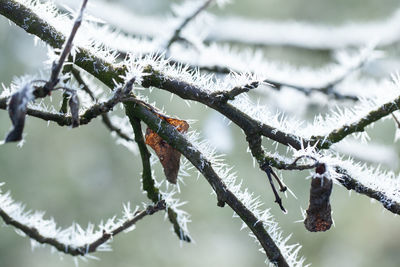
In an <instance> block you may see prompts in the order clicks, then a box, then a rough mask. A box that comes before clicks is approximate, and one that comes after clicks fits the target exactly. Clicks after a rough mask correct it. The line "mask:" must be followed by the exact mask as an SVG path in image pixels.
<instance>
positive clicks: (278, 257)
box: [126, 102, 289, 266]
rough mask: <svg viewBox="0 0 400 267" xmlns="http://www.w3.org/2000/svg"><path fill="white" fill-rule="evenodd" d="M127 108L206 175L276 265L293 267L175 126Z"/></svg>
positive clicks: (138, 108) (139, 107) (146, 111)
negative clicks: (290, 266)
mask: <svg viewBox="0 0 400 267" xmlns="http://www.w3.org/2000/svg"><path fill="white" fill-rule="evenodd" d="M126 108H127V114H128V116H129V114H130V113H132V114H134V115H136V116H137V117H139V118H140V119H141V120H143V121H144V122H145V123H146V124H147V125H148V126H149V127H150V128H151V129H153V130H154V131H156V132H157V134H158V135H160V136H161V137H162V138H163V139H164V140H166V141H167V142H168V144H170V145H172V146H173V147H175V148H176V149H178V150H179V151H180V152H181V153H182V154H183V155H184V156H185V157H186V158H187V159H188V160H189V161H190V162H191V163H192V164H193V165H194V166H195V167H196V168H197V169H198V170H199V171H200V172H201V173H202V174H203V176H204V177H205V178H206V179H207V181H208V182H209V184H210V185H211V187H212V188H213V190H214V191H215V193H216V194H217V199H218V205H219V206H221V207H222V206H224V204H225V203H226V204H228V205H229V206H230V207H231V208H232V209H233V210H234V211H235V213H236V214H237V215H239V217H240V218H241V219H242V220H243V222H244V223H246V225H247V226H248V227H249V228H250V229H251V231H252V232H253V233H254V235H255V236H256V237H257V240H258V241H259V242H260V244H261V246H262V247H263V249H264V251H265V253H266V255H267V256H268V258H269V260H270V261H271V262H272V263H275V264H277V266H289V265H288V264H287V262H286V260H285V258H284V257H283V255H282V254H281V251H280V250H279V248H278V247H277V245H276V244H275V242H274V240H273V239H272V238H271V237H270V235H269V234H268V233H267V231H266V230H265V228H264V225H263V223H262V222H261V221H259V219H258V218H257V217H256V216H255V215H254V214H253V213H252V212H251V211H250V210H249V209H248V208H247V207H246V206H245V205H244V204H243V203H242V202H241V201H240V200H239V199H238V198H237V197H236V196H235V195H234V194H233V193H232V192H231V191H230V190H229V189H228V188H227V186H226V185H225V184H224V182H223V181H222V180H221V178H220V177H219V176H218V175H217V173H216V172H215V170H214V169H213V167H212V164H211V163H210V162H209V161H208V160H207V159H206V158H205V157H204V156H203V155H202V153H201V152H200V151H199V150H197V149H196V147H194V146H193V144H191V143H190V142H189V141H188V140H187V138H185V136H184V135H182V134H181V133H179V132H178V131H177V130H176V129H175V127H174V126H172V125H170V124H168V123H167V122H165V121H163V120H162V119H160V118H159V117H158V116H157V115H156V114H154V113H153V111H152V110H149V108H148V107H147V106H144V105H143V104H141V103H140V102H137V103H136V104H135V105H133V106H132V108H131V106H126Z"/></svg>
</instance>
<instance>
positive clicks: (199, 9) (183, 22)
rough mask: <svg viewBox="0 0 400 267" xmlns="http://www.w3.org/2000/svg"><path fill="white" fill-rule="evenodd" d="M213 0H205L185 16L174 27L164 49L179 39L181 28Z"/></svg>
mask: <svg viewBox="0 0 400 267" xmlns="http://www.w3.org/2000/svg"><path fill="white" fill-rule="evenodd" d="M212 2H213V0H206V1H205V2H204V3H203V4H202V5H200V6H199V8H198V9H196V10H195V11H194V12H193V13H192V14H190V15H189V16H188V17H186V18H185V19H184V20H183V21H182V23H181V24H180V25H179V26H178V27H177V28H176V30H175V31H174V34H173V35H172V37H171V38H170V39H169V40H168V42H167V45H166V46H165V50H168V49H169V48H170V47H171V45H172V44H173V43H174V42H176V41H178V40H180V39H181V32H182V30H183V29H184V28H185V27H186V26H187V25H188V24H189V22H190V21H192V20H194V19H195V18H196V17H197V16H198V15H199V14H200V13H201V12H202V11H203V10H205V9H206V8H207V7H208V6H209V5H210V4H211V3H212Z"/></svg>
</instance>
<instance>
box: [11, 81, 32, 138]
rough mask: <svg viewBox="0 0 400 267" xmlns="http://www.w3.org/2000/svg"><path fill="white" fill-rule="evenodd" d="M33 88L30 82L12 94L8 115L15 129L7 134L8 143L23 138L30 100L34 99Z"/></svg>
mask: <svg viewBox="0 0 400 267" xmlns="http://www.w3.org/2000/svg"><path fill="white" fill-rule="evenodd" d="M33 90H34V88H33V87H32V86H31V85H30V84H26V85H25V86H24V87H23V88H22V89H21V90H19V91H18V92H16V93H14V94H13V95H12V96H11V99H10V101H9V102H8V115H9V116H10V119H11V122H12V125H13V129H12V130H11V131H10V132H9V133H8V134H7V137H6V139H5V142H6V143H8V142H18V141H21V140H22V133H23V131H24V126H25V116H26V111H27V106H28V102H29V101H31V100H33V99H34V95H33Z"/></svg>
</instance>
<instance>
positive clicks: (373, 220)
mask: <svg viewBox="0 0 400 267" xmlns="http://www.w3.org/2000/svg"><path fill="white" fill-rule="evenodd" d="M109 2H112V3H114V2H115V3H116V4H121V5H125V6H126V7H127V8H129V9H132V12H136V13H141V14H152V15H155V14H158V15H160V16H165V15H166V14H167V13H169V12H170V8H169V7H170V4H171V1H166V0H148V1H139V0H137V1H131V0H121V1H109ZM398 8H400V4H399V2H398V0H381V1H376V0H337V1H329V0H279V1H278V0H248V1H236V3H233V4H231V5H229V6H227V7H226V9H224V10H222V11H221V10H215V12H216V13H217V14H219V15H228V14H231V15H232V14H235V15H240V16H247V17H251V18H259V19H274V20H278V21H279V20H288V19H290V20H302V21H310V22H315V23H324V24H341V23H344V22H348V21H360V22H368V21H370V20H379V19H385V18H387V17H389V16H390V15H391V14H392V13H393V12H395V11H396V10H397V9H398ZM46 51H47V49H46V48H44V47H41V46H38V47H35V46H34V44H33V38H32V37H31V36H28V35H27V34H26V33H25V32H23V31H22V30H21V29H19V28H18V27H16V26H14V25H11V26H10V25H9V23H8V21H7V19H5V18H3V17H1V18H0V81H1V82H2V83H3V84H5V85H8V84H9V83H10V82H11V80H12V78H13V76H19V75H23V74H25V73H32V74H34V73H37V72H38V71H40V70H41V69H42V66H43V64H42V61H43V60H45V59H46ZM265 52H266V55H267V57H268V58H267V59H269V58H283V59H284V60H286V61H288V62H291V63H293V64H295V65H298V66H315V65H322V64H324V63H327V62H328V60H329V54H326V53H321V52H315V53H314V52H311V51H304V50H297V49H293V48H281V47H275V48H266V49H265ZM316 62H318V63H316ZM392 71H393V72H394V71H396V69H393V70H392ZM149 95H150V98H151V99H152V100H155V101H156V102H157V103H158V105H159V107H165V110H166V111H167V113H168V114H170V115H174V116H178V117H180V118H183V119H196V120H198V121H197V122H196V123H194V124H193V125H191V127H192V129H197V130H199V131H202V130H203V129H204V128H205V127H206V126H207V123H208V122H209V119H210V118H212V116H214V115H213V111H211V110H210V109H205V108H204V107H202V106H200V105H196V104H193V105H192V106H191V108H190V110H189V109H188V108H187V106H186V104H184V103H183V101H181V100H180V99H178V98H177V97H175V98H174V100H173V102H171V101H169V100H167V101H166V99H169V95H168V94H167V93H165V92H160V91H158V90H153V92H152V93H151V94H149ZM53 102H54V103H55V104H58V100H57V98H55V99H54V100H53ZM313 108H314V109H315V108H316V107H313ZM117 112H118V111H117ZM317 112H318V110H312V109H311V110H310V113H317ZM0 125H1V127H0V136H5V134H6V133H7V131H8V130H9V129H10V126H11V124H10V120H9V118H8V115H7V112H5V111H2V112H0ZM226 127H227V129H228V133H229V134H230V135H231V137H232V140H233V144H232V145H233V146H232V147H233V149H232V150H231V151H229V152H228V153H227V155H226V156H225V159H226V161H227V162H228V164H229V165H231V166H235V170H236V171H237V174H238V177H239V179H243V180H244V182H243V184H244V186H246V187H248V188H249V190H250V191H253V192H255V194H256V195H260V196H261V200H262V201H263V202H264V203H265V207H266V208H269V207H270V208H271V211H272V213H273V214H274V215H275V216H276V220H277V221H279V223H280V226H281V228H282V229H283V231H284V233H285V234H286V235H289V234H290V233H293V236H292V238H291V243H300V244H302V246H303V248H302V249H301V252H300V254H301V255H304V256H306V257H307V262H308V263H312V265H313V266H346V267H347V266H349V267H350V266H352V267H353V266H363V267H368V266H381V267H392V266H393V267H395V266H400V253H399V252H400V241H399V240H400V227H399V226H400V221H399V218H398V217H396V216H394V215H393V214H391V213H389V212H387V211H385V210H384V209H383V208H382V207H381V205H380V204H379V203H371V201H370V200H369V198H366V197H363V196H359V195H357V194H355V193H352V194H349V192H348V191H347V190H345V189H344V188H342V187H340V186H335V187H334V191H333V195H332V208H333V218H334V220H335V227H333V228H332V229H331V230H330V231H328V232H326V233H318V234H315V233H309V232H307V231H306V230H305V228H304V226H303V224H302V223H295V221H298V220H301V219H302V215H301V211H300V208H303V209H306V208H307V205H308V192H309V183H310V181H309V180H306V179H305V177H307V176H308V172H284V173H283V174H282V175H283V177H284V180H285V182H286V184H287V185H288V186H289V187H290V188H291V189H292V190H293V191H294V192H295V194H296V195H297V197H298V199H295V198H293V197H292V196H288V198H285V199H284V204H285V207H286V208H287V209H288V211H289V213H288V214H282V213H281V212H280V210H279V208H278V206H277V205H275V204H274V202H273V196H272V194H271V189H270V187H269V185H268V183H267V178H266V176H265V174H263V173H262V172H260V171H259V169H258V168H253V161H252V158H251V156H250V154H249V153H247V152H246V148H247V146H246V142H245V140H244V138H243V134H242V133H241V131H240V130H238V129H237V128H236V127H235V126H229V127H228V126H226ZM394 132H395V127H394V123H393V122H392V121H390V120H387V121H384V122H379V123H378V124H377V126H375V127H374V128H372V129H369V133H370V134H371V136H372V138H373V139H374V140H378V141H379V142H381V143H385V144H388V145H392V146H396V151H399V146H398V144H392V142H393V135H394ZM25 133H26V134H27V136H26V143H25V145H24V146H23V147H22V148H18V147H17V146H16V145H14V144H8V145H5V146H1V147H0V181H1V182H5V183H6V184H5V185H4V186H3V187H2V189H3V190H4V191H5V190H10V191H11V192H12V196H13V197H14V199H16V200H18V201H21V202H23V203H25V204H26V205H27V208H29V209H33V210H44V211H46V214H48V216H52V217H54V218H55V220H56V221H57V222H58V223H59V225H60V226H62V227H67V226H69V225H70V224H71V223H72V222H77V223H80V224H81V225H82V226H84V227H85V226H86V225H87V223H88V222H93V223H96V224H97V223H99V222H100V221H101V220H102V219H105V218H109V217H111V216H113V215H114V214H117V215H121V212H120V211H121V210H122V203H126V202H127V201H130V202H131V204H132V205H136V204H137V205H141V203H142V202H146V203H148V202H149V201H148V200H147V199H146V197H145V195H144V194H143V193H142V192H141V190H140V188H141V185H140V172H141V162H140V158H139V157H137V156H135V155H133V154H132V153H131V152H129V151H128V150H127V149H125V148H124V147H122V146H120V145H116V144H115V139H113V138H112V137H111V136H110V134H109V132H108V131H107V130H106V129H105V128H104V126H103V125H102V124H101V123H100V122H99V121H98V120H96V121H94V122H93V123H91V124H90V125H89V126H84V127H80V128H79V129H74V130H71V129H67V128H61V127H58V126H57V125H55V124H52V123H51V124H50V125H47V123H46V122H42V121H40V120H38V119H35V118H28V120H27V125H26V129H25ZM271 150H272V148H271ZM394 171H398V170H394ZM156 173H157V174H158V175H157V176H158V177H163V175H162V170H161V169H160V168H159V166H158V168H157V169H156ZM191 174H192V175H191V176H190V177H186V178H185V185H184V186H181V193H180V195H179V197H180V199H182V200H184V201H188V203H187V204H186V205H185V206H184V207H183V209H184V210H186V211H187V212H189V213H190V214H191V219H192V221H193V222H192V223H190V224H189V229H190V232H191V235H192V237H193V238H194V240H195V243H192V244H185V243H180V242H179V240H178V239H177V238H176V237H175V235H174V234H173V232H172V231H171V225H170V224H169V223H168V222H167V221H165V220H164V218H163V214H161V213H159V214H156V215H153V216H151V217H148V218H145V219H144V220H143V221H140V222H139V223H138V224H137V229H136V230H134V231H132V232H130V233H128V234H121V235H119V236H117V237H116V238H115V239H114V242H113V243H112V247H113V250H114V251H113V252H102V253H96V254H95V255H96V256H98V257H99V258H100V260H99V261H95V260H89V261H88V262H80V266H88V267H89V266H114V267H124V266H131V267H139V266H140V267H145V266H174V267H178V266H193V267H196V266H231V267H234V266H235V267H236V266H237V267H239V266H263V265H264V261H265V257H264V255H263V254H262V253H260V252H258V246H257V245H256V244H255V243H254V242H253V240H252V238H249V237H248V233H247V230H243V231H239V229H240V226H241V221H240V220H238V219H236V218H232V211H231V210H230V209H229V208H228V207H226V208H223V209H221V208H218V207H217V206H216V199H215V196H213V195H211V194H210V193H211V188H210V186H209V185H208V184H207V183H206V181H205V179H203V177H200V178H199V179H197V174H196V173H194V172H193V173H191ZM159 179H160V178H159ZM0 235H1V238H0V266H32V267H35V266H60V267H61V266H73V265H74V263H73V260H72V259H71V257H69V256H63V257H61V258H62V259H61V260H60V255H59V254H57V253H53V254H52V253H51V252H50V249H49V248H48V247H45V248H40V249H35V250H34V251H32V250H31V248H30V242H29V240H28V239H27V238H22V237H20V236H18V235H17V234H16V233H15V232H14V230H13V228H10V227H3V228H0Z"/></svg>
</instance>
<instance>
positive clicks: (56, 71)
mask: <svg viewBox="0 0 400 267" xmlns="http://www.w3.org/2000/svg"><path fill="white" fill-rule="evenodd" d="M87 2H88V0H83V1H82V5H81V8H80V11H79V13H78V15H77V17H76V19H75V22H74V25H73V27H72V30H71V33H70V34H69V36H68V39H67V41H66V42H65V44H64V49H63V51H62V52H61V55H60V58H59V59H58V61H57V62H54V63H53V67H52V70H51V76H50V80H49V81H48V82H46V84H45V85H44V86H43V88H44V92H45V93H46V92H47V93H49V92H50V91H52V90H53V89H54V87H55V86H56V85H57V84H58V82H59V79H58V76H59V75H60V72H61V69H62V67H63V65H64V62H65V60H66V59H67V56H68V55H69V54H70V52H71V49H72V42H73V40H74V38H75V35H76V33H77V32H78V29H79V27H80V26H81V24H82V19H83V11H84V10H85V7H86V5H87Z"/></svg>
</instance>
